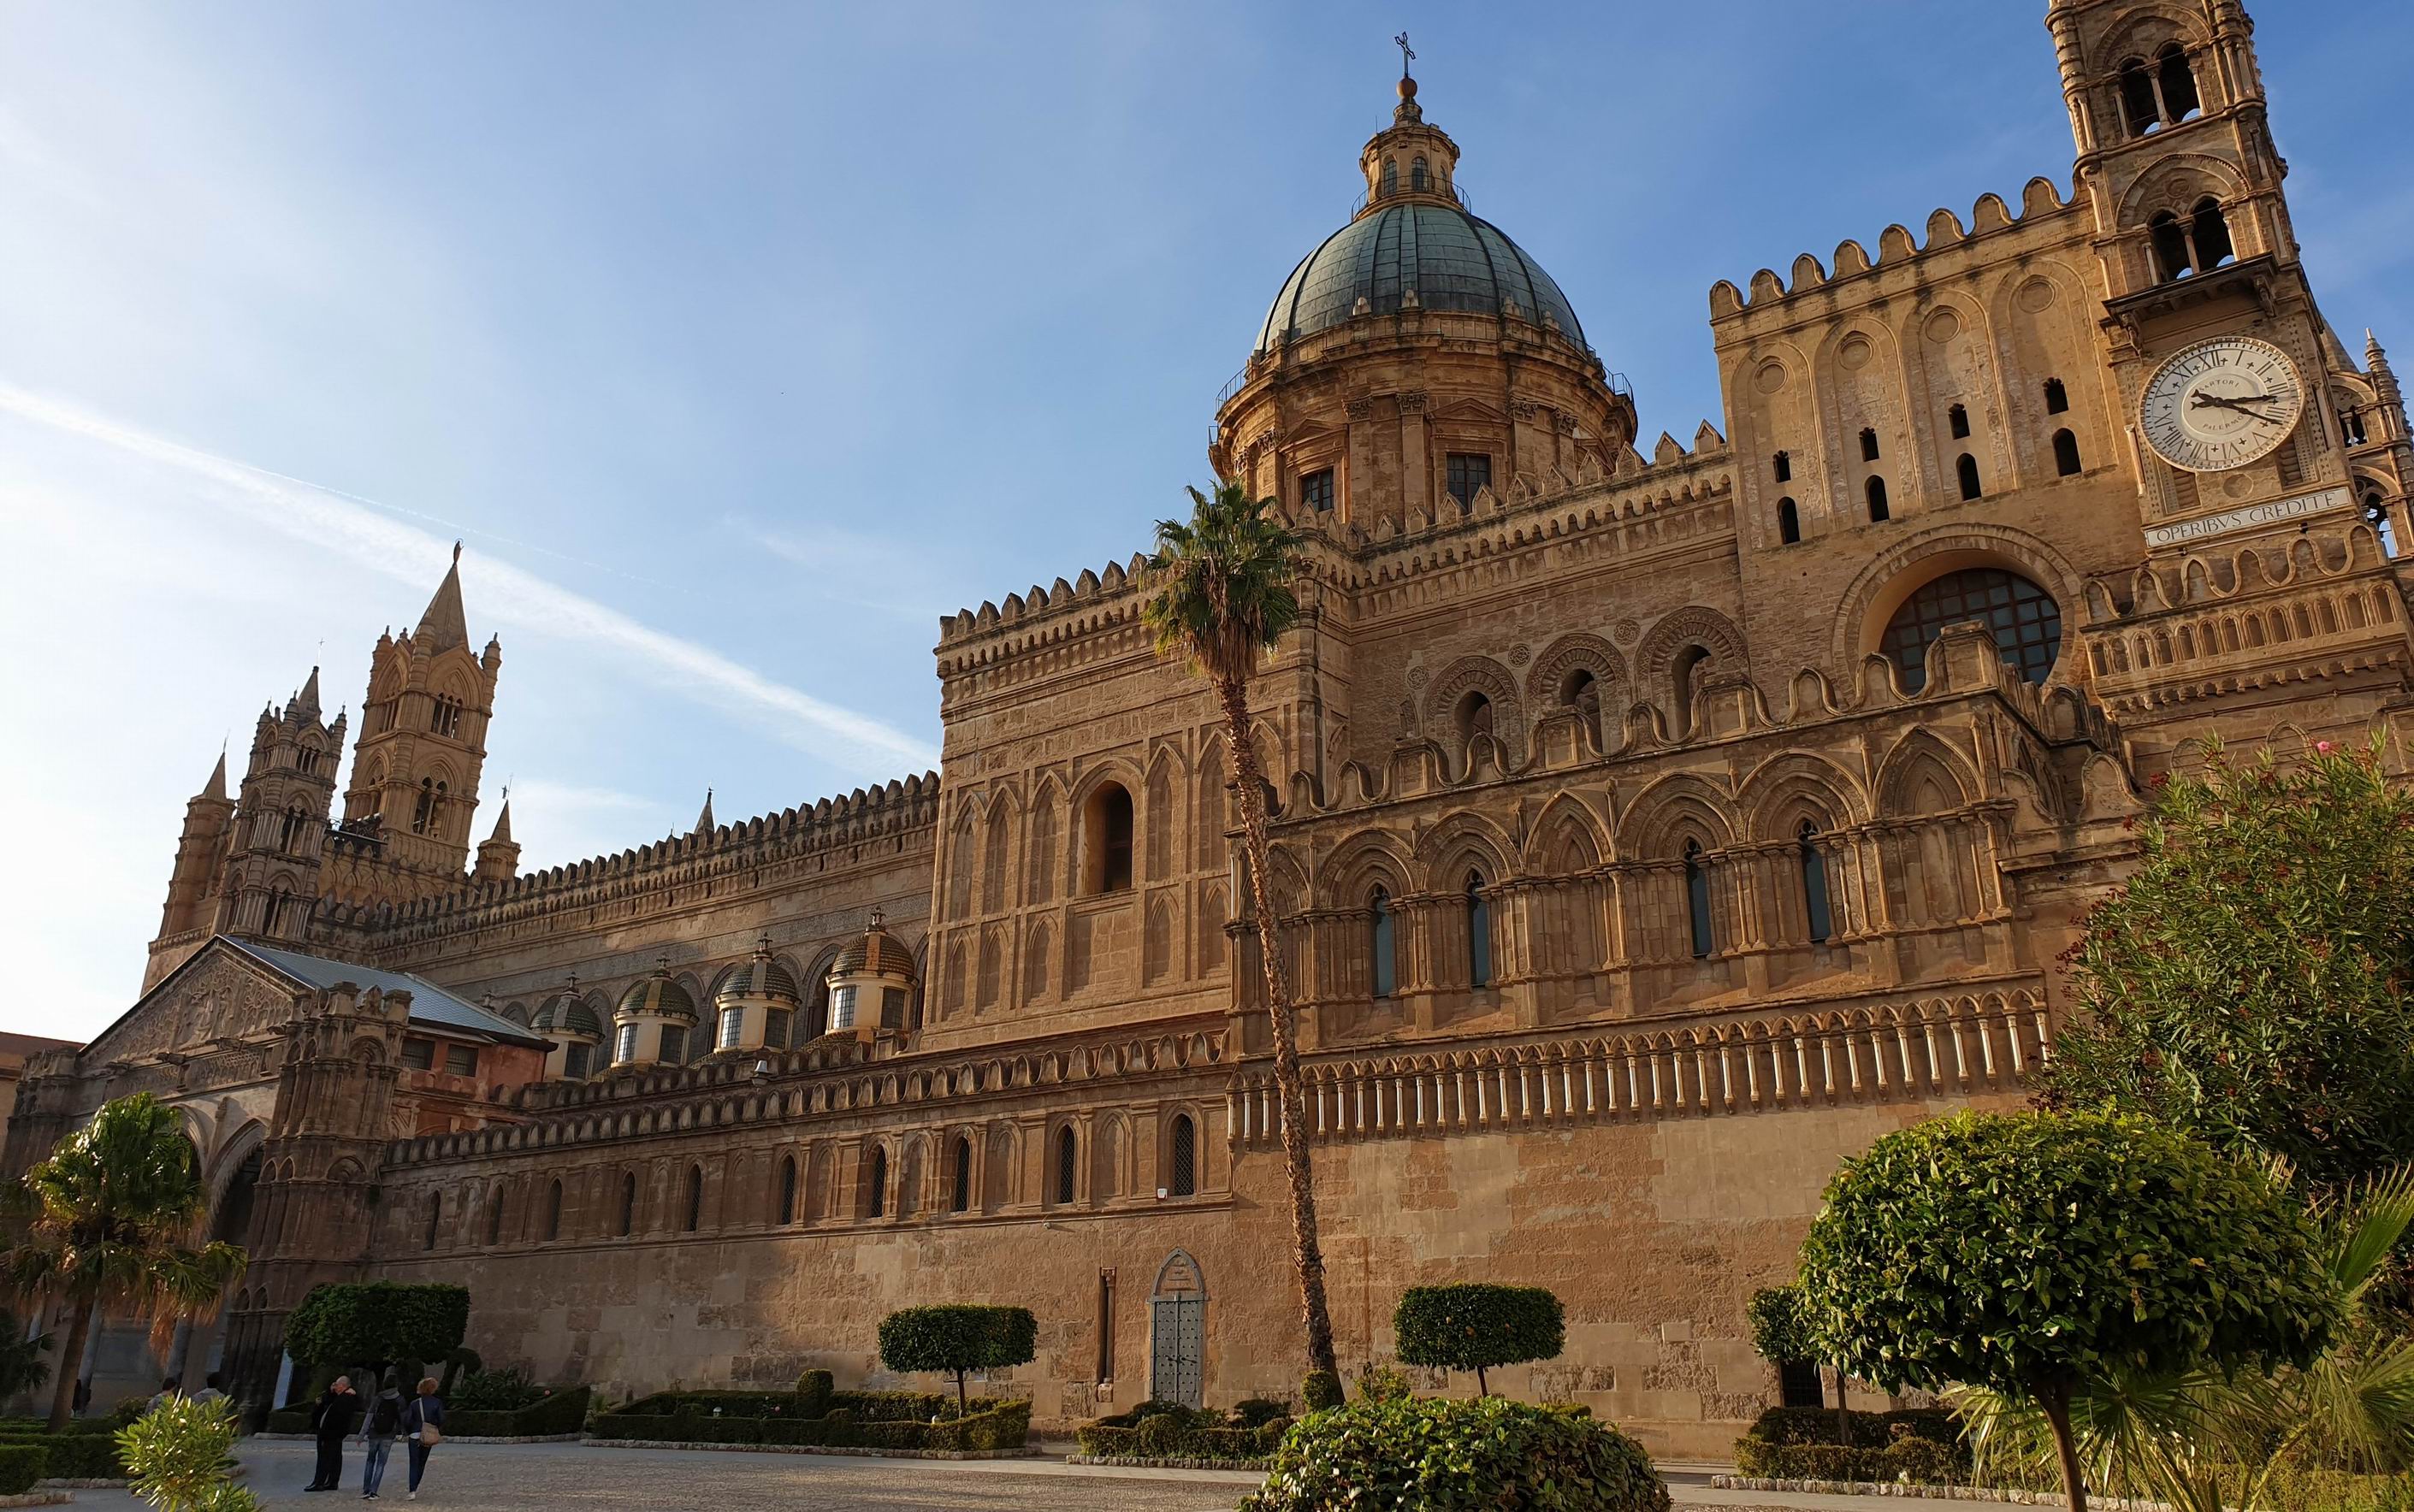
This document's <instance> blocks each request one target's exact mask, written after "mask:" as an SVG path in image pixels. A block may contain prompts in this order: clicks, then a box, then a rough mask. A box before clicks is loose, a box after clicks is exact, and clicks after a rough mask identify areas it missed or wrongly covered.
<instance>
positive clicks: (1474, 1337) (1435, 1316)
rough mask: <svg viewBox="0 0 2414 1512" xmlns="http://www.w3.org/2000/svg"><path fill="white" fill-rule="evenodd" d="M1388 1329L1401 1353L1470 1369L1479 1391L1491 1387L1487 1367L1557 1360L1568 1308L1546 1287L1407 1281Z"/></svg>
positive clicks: (1417, 1361)
mask: <svg viewBox="0 0 2414 1512" xmlns="http://www.w3.org/2000/svg"><path fill="white" fill-rule="evenodd" d="M1392 1328H1393V1333H1394V1335H1395V1336H1396V1337H1397V1338H1398V1340H1399V1350H1400V1358H1402V1359H1403V1360H1406V1361H1407V1362H1408V1364H1410V1365H1429V1366H1438V1367H1439V1368H1441V1369H1442V1370H1445V1371H1474V1372H1475V1390H1476V1394H1477V1395H1479V1396H1483V1395H1488V1394H1489V1392H1490V1390H1491V1387H1490V1386H1489V1385H1487V1384H1486V1382H1485V1381H1484V1378H1483V1375H1484V1372H1485V1371H1490V1370H1497V1369H1498V1368H1499V1367H1501V1366H1503V1365H1525V1364H1527V1363H1530V1362H1531V1361H1534V1360H1542V1359H1557V1357H1558V1354H1559V1351H1560V1350H1561V1349H1562V1348H1564V1347H1566V1344H1567V1337H1568V1323H1567V1312H1566V1310H1565V1309H1564V1308H1562V1307H1560V1306H1559V1299H1558V1297H1556V1296H1555V1295H1553V1294H1552V1293H1551V1292H1550V1291H1549V1290H1548V1289H1547V1288H1545V1287H1542V1286H1500V1285H1496V1284H1494V1283H1492V1282H1456V1283H1454V1284H1453V1285H1449V1286H1411V1287H1409V1288H1408V1290H1407V1291H1406V1292H1403V1293H1402V1294H1401V1295H1400V1305H1399V1307H1398V1309H1397V1310H1395V1311H1394V1312H1393V1314H1392Z"/></svg>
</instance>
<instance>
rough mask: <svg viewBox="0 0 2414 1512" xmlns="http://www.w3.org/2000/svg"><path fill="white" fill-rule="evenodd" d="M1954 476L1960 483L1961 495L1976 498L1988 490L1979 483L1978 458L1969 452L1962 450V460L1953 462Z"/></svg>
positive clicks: (1966, 497)
mask: <svg viewBox="0 0 2414 1512" xmlns="http://www.w3.org/2000/svg"><path fill="white" fill-rule="evenodd" d="M1953 476H1954V478H1955V480H1956V481H1958V482H1960V485H1961V497H1963V498H1965V499H1970V498H1976V497H1979V496H1980V495H1981V494H1983V493H1985V492H1986V490H1985V489H1983V488H1981V487H1980V486H1979V485H1978V459H1977V458H1976V457H1974V456H1972V455H1971V454H1970V453H1969V452H1962V453H1961V458H1960V461H1958V462H1956V463H1954V464H1953Z"/></svg>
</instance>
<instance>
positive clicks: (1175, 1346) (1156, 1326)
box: [1148, 1297, 1207, 1407]
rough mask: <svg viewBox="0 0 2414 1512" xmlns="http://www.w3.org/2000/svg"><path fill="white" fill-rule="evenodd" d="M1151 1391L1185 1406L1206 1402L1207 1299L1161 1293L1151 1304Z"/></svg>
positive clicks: (1158, 1398)
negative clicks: (1163, 1294)
mask: <svg viewBox="0 0 2414 1512" xmlns="http://www.w3.org/2000/svg"><path fill="white" fill-rule="evenodd" d="M1149 1324H1150V1340H1151V1348H1150V1359H1149V1386H1148V1394H1149V1395H1150V1396H1151V1397H1154V1398H1155V1399H1156V1400H1157V1401H1178V1402H1180V1403H1182V1404H1183V1405H1184V1406H1185V1407H1197V1406H1200V1405H1203V1403H1204V1400H1205V1395H1206V1376H1207V1371H1206V1365H1207V1299H1206V1298H1205V1297H1155V1298H1153V1299H1152V1300H1151V1302H1150V1307H1149Z"/></svg>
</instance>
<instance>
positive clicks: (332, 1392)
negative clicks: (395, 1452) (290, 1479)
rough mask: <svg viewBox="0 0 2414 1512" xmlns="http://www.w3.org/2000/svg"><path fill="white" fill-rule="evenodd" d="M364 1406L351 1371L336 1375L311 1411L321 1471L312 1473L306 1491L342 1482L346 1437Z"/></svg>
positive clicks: (312, 1427) (327, 1487)
mask: <svg viewBox="0 0 2414 1512" xmlns="http://www.w3.org/2000/svg"><path fill="white" fill-rule="evenodd" d="M360 1410H361V1398H360V1393H359V1392H357V1391H354V1390H353V1389H352V1378H351V1377H350V1376H349V1375H339V1376H337V1377H335V1384H334V1385H333V1386H329V1387H327V1394H326V1395H325V1396H323V1397H320V1399H319V1405H318V1406H317V1407H315V1408H312V1409H311V1412H310V1431H311V1432H312V1433H313V1434H315V1435H317V1437H318V1440H319V1472H318V1474H317V1475H313V1476H311V1477H310V1484H309V1485H307V1486H305V1487H304V1488H302V1489H303V1490H307V1491H332V1490H335V1488H336V1487H337V1486H339V1485H341V1484H343V1479H344V1438H345V1436H346V1435H347V1434H349V1433H350V1432H351V1430H352V1422H353V1419H354V1418H355V1417H356V1416H358V1415H359V1413H360Z"/></svg>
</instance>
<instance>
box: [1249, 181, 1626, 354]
mask: <svg viewBox="0 0 2414 1512" xmlns="http://www.w3.org/2000/svg"><path fill="white" fill-rule="evenodd" d="M1410 290H1414V291H1415V293H1416V304H1415V306H1414V307H1416V308H1419V309H1427V310H1450V311H1457V312H1462V313H1467V314H1473V315H1509V314H1512V313H1513V314H1516V315H1518V316H1520V317H1522V318H1523V319H1527V320H1531V321H1534V322H1535V323H1537V324H1540V323H1542V320H1543V319H1544V318H1545V317H1548V318H1549V319H1551V320H1553V321H1555V322H1557V325H1558V328H1559V330H1560V331H1561V332H1562V333H1564V334H1566V336H1567V338H1568V339H1569V340H1571V341H1572V342H1574V343H1575V344H1576V345H1577V346H1579V347H1582V346H1584V345H1585V337H1584V328H1583V327H1582V326H1581V325H1579V324H1577V322H1576V312H1575V309H1574V307H1573V306H1572V305H1571V304H1568V297H1567V296H1566V295H1565V294H1562V293H1560V292H1559V286H1558V285H1557V284H1556V283H1554V282H1553V281H1552V279H1551V275H1550V274H1547V273H1544V272H1543V271H1542V268H1541V266H1540V265H1539V264H1537V263H1536V262H1535V261H1534V259H1531V258H1529V257H1527V255H1526V254H1525V251H1524V250H1523V249H1522V248H1520V247H1519V246H1518V245H1517V244H1516V243H1514V242H1512V241H1511V240H1509V238H1508V237H1507V236H1506V235H1504V234H1502V233H1501V231H1500V229H1499V228H1498V227H1497V226H1494V225H1493V224H1492V223H1491V222H1490V221H1487V220H1483V219H1480V218H1478V217H1477V216H1474V215H1468V213H1467V212H1466V211H1465V210H1462V209H1460V208H1459V207H1458V206H1456V205H1453V204H1441V203H1435V202H1432V201H1429V200H1423V201H1418V202H1415V203H1409V204H1397V205H1390V206H1387V207H1385V208H1383V209H1381V210H1378V211H1375V212H1373V213H1371V214H1369V215H1361V216H1359V217H1358V218H1357V219H1356V220H1353V221H1351V222H1350V223H1349V225H1347V226H1344V227H1342V228H1341V229H1340V230H1337V231H1334V233H1333V234H1332V235H1331V236H1329V237H1326V238H1325V241H1324V245H1322V246H1319V247H1318V248H1317V249H1316V250H1315V251H1313V252H1311V253H1309V254H1308V255H1307V256H1306V257H1305V258H1304V259H1301V261H1300V265H1299V266H1298V267H1297V268H1295V269H1293V270H1292V272H1291V275H1290V277H1289V278H1288V279H1286V280H1284V282H1283V287H1282V292H1281V293H1279V294H1277V295H1275V296H1274V308H1272V309H1270V310H1268V311H1267V312H1266V323H1265V326H1264V328H1263V329H1262V330H1260V331H1259V333H1258V347H1257V349H1258V350H1259V351H1272V350H1274V348H1277V347H1280V346H1281V345H1282V344H1283V343H1285V342H1287V341H1296V340H1298V339H1300V338H1301V337H1303V336H1312V335H1315V334H1317V333H1318V332H1319V331H1329V330H1331V329H1332V328H1333V327H1334V326H1337V325H1340V324H1342V323H1344V322H1345V321H1347V320H1349V319H1351V317H1352V316H1353V315H1355V314H1356V313H1357V312H1358V302H1359V301H1360V300H1364V301H1365V302H1366V312H1365V313H1367V314H1370V315H1393V314H1396V313H1397V312H1398V311H1400V310H1401V309H1402V308H1404V307H1408V306H1407V305H1406V302H1405V296H1406V295H1407V294H1408V291H1410ZM1512 305H1513V306H1514V310H1513V311H1512V309H1511V306H1512Z"/></svg>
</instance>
